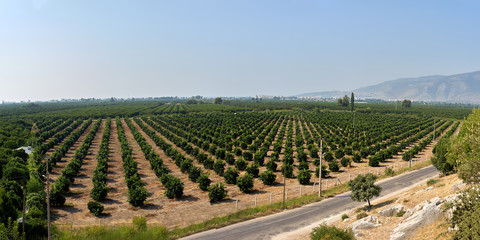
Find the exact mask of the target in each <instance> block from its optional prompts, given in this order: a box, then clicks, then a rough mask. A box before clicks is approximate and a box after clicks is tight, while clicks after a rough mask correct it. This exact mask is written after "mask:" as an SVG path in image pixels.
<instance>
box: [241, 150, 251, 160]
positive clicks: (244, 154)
mask: <svg viewBox="0 0 480 240" xmlns="http://www.w3.org/2000/svg"><path fill="white" fill-rule="evenodd" d="M243 158H244V159H245V160H247V161H252V159H253V153H252V152H250V151H246V152H243Z"/></svg>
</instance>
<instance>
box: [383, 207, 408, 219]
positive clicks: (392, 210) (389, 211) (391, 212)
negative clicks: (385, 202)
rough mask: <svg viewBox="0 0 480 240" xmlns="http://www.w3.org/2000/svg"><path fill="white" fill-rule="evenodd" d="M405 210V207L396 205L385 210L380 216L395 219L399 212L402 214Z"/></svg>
mask: <svg viewBox="0 0 480 240" xmlns="http://www.w3.org/2000/svg"><path fill="white" fill-rule="evenodd" d="M403 209H405V207H404V206H403V205H394V206H390V207H387V208H384V209H383V210H381V211H380V212H378V215H379V216H383V217H393V216H395V215H396V214H397V212H400V211H402V210H403Z"/></svg>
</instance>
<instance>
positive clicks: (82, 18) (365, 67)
mask: <svg viewBox="0 0 480 240" xmlns="http://www.w3.org/2000/svg"><path fill="white" fill-rule="evenodd" d="M479 11H480V1H478V0H471V1H466V0H455V1H454V0H449V1H442V0H421V1H418V0H411V1H409V0H402V1H389V0H378V1H367V0H362V1H358V0H351V1H347V0H345V1H342V0H330V1H314V0H238V1H237V0H216V1H213V0H190V1H184V0H171V1H160V0H156V1H123V0H115V1H113V0H112V1H106V0H104V1H99V0H81V1H74V0H33V1H31V0H30V1H23V0H0V83H1V85H0V100H5V101H21V100H25V101H26V100H49V99H61V98H82V97H83V98H90V97H96V98H97V97H101V98H103V97H112V96H114V97H148V96H192V95H203V96H255V95H257V94H267V95H296V94H300V93H305V92H313V91H326V90H351V89H355V88H358V87H362V86H366V85H371V84H375V83H379V82H383V81H386V80H393V79H397V78H401V77H417V76H425V75H434V74H442V75H450V74H456V73H463V72H471V71H477V70H480V45H479V43H480V15H479V14H478V13H479Z"/></svg>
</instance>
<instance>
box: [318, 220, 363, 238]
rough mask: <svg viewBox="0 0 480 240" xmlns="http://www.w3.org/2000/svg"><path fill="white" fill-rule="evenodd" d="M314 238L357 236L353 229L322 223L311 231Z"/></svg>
mask: <svg viewBox="0 0 480 240" xmlns="http://www.w3.org/2000/svg"><path fill="white" fill-rule="evenodd" d="M310 239H312V240H354V239H355V236H354V234H353V232H352V230H351V229H347V230H345V231H343V230H341V229H338V228H336V227H335V226H327V225H325V224H322V225H320V226H318V227H316V228H314V229H313V231H312V232H311V233H310Z"/></svg>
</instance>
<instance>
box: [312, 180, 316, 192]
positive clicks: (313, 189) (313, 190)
mask: <svg viewBox="0 0 480 240" xmlns="http://www.w3.org/2000/svg"><path fill="white" fill-rule="evenodd" d="M315 184H317V182H313V187H312V193H314V192H315Z"/></svg>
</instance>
